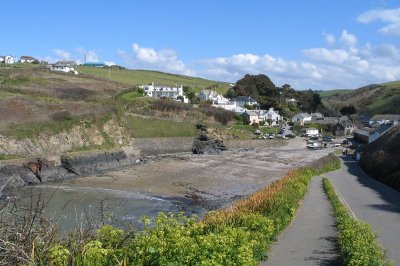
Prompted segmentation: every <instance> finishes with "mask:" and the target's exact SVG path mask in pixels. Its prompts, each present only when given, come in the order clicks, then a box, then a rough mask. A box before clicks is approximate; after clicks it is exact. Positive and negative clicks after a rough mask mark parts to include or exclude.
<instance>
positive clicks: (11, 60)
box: [0, 55, 15, 64]
mask: <svg viewBox="0 0 400 266" xmlns="http://www.w3.org/2000/svg"><path fill="white" fill-rule="evenodd" d="M1 58H2V59H0V62H1V63H5V64H14V63H15V59H14V57H13V56H11V55H6V56H1Z"/></svg>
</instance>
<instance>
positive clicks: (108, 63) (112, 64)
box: [104, 61, 116, 66]
mask: <svg viewBox="0 0 400 266" xmlns="http://www.w3.org/2000/svg"><path fill="white" fill-rule="evenodd" d="M104 64H105V65H106V66H115V65H116V63H114V62H112V61H104Z"/></svg>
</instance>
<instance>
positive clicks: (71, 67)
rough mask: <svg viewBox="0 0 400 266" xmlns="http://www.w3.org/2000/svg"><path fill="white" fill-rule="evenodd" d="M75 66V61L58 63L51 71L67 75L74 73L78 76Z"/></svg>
mask: <svg viewBox="0 0 400 266" xmlns="http://www.w3.org/2000/svg"><path fill="white" fill-rule="evenodd" d="M75 66H76V63H75V61H58V62H56V63H55V64H54V65H52V66H51V70H52V71H60V72H65V73H74V74H75V75H77V74H78V71H76V70H75Z"/></svg>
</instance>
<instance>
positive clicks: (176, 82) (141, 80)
mask: <svg viewBox="0 0 400 266" xmlns="http://www.w3.org/2000/svg"><path fill="white" fill-rule="evenodd" d="M78 71H79V72H80V73H83V74H87V75H94V76H96V77H100V78H104V79H109V78H110V80H113V81H117V82H121V83H123V84H126V85H130V86H133V85H137V84H150V83H151V82H155V83H157V84H162V85H170V86H180V85H184V86H189V87H192V88H193V89H195V91H196V92H199V91H200V90H201V89H204V88H207V87H212V88H214V89H216V90H217V91H218V92H219V93H225V92H226V91H227V90H228V88H229V83H226V82H219V81H211V80H207V79H202V78H195V77H189V76H182V75H175V74H168V73H163V72H158V71H149V70H128V69H117V68H111V70H109V69H108V68H96V67H85V66H79V67H78Z"/></svg>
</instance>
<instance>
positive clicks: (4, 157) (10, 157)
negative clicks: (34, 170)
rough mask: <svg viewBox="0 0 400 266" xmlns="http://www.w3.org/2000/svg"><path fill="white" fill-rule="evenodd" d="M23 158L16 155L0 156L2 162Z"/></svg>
mask: <svg viewBox="0 0 400 266" xmlns="http://www.w3.org/2000/svg"><path fill="white" fill-rule="evenodd" d="M19 158H21V156H19V155H16V154H0V161H2V160H12V159H19Z"/></svg>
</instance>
